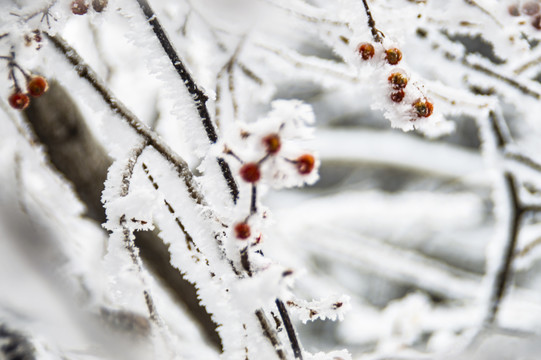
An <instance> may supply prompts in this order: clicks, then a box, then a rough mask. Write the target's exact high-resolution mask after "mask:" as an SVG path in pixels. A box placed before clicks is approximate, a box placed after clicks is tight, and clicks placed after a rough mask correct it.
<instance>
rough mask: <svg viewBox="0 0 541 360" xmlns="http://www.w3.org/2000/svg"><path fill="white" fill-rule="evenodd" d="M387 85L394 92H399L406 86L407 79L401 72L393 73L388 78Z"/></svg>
mask: <svg viewBox="0 0 541 360" xmlns="http://www.w3.org/2000/svg"><path fill="white" fill-rule="evenodd" d="M388 80H389V83H390V84H391V86H392V88H393V89H395V90H400V89H403V88H405V87H406V85H408V78H407V77H406V75H404V74H403V73H401V72H394V73H392V74H391V75H390V76H389V79H388Z"/></svg>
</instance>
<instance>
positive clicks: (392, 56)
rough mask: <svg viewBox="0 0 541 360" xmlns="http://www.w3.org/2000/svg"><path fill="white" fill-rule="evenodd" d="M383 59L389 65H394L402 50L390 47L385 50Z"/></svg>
mask: <svg viewBox="0 0 541 360" xmlns="http://www.w3.org/2000/svg"><path fill="white" fill-rule="evenodd" d="M385 59H386V60H387V62H388V63H389V64H391V65H396V64H398V63H399V62H400V60H402V51H400V50H398V49H397V48H392V49H389V50H387V51H385Z"/></svg>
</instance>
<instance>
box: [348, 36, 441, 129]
mask: <svg viewBox="0 0 541 360" xmlns="http://www.w3.org/2000/svg"><path fill="white" fill-rule="evenodd" d="M357 53H358V54H359V55H360V57H361V59H362V60H363V61H369V60H371V59H372V58H374V55H375V54H376V49H375V47H374V45H372V44H370V43H361V44H359V46H357ZM401 60H402V52H401V51H400V49H397V48H390V49H386V50H385V61H386V62H387V64H389V65H392V66H395V65H397V64H398V63H399V62H400V61H401ZM387 82H388V83H389V86H390V95H389V98H390V99H391V101H392V102H394V103H401V102H402V100H404V98H405V96H406V92H405V91H406V86H407V85H408V76H407V75H406V73H405V72H404V71H403V70H401V69H395V70H393V71H392V72H391V74H390V75H389V76H388V78H387ZM411 106H412V108H413V113H414V114H415V116H414V117H413V118H411V120H412V121H415V120H416V119H417V118H421V117H429V116H430V115H432V112H433V110H434V106H433V105H432V103H431V102H430V101H428V100H427V99H426V98H424V97H423V98H418V99H417V100H415V101H414V102H413V103H412V104H411Z"/></svg>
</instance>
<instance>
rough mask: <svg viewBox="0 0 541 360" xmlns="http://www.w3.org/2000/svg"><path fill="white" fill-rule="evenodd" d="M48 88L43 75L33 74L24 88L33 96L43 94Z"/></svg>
mask: <svg viewBox="0 0 541 360" xmlns="http://www.w3.org/2000/svg"><path fill="white" fill-rule="evenodd" d="M48 89H49V84H48V83H47V80H45V78H44V77H43V76H33V77H32V78H31V79H30V80H29V81H28V83H27V84H26V90H28V93H29V94H30V95H32V96H34V97H38V96H41V95H43V94H44V93H45V92H46V91H47V90H48Z"/></svg>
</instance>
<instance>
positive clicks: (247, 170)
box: [240, 163, 261, 183]
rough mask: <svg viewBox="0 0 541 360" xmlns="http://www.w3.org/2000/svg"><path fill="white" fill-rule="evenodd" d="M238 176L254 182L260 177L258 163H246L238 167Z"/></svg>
mask: <svg viewBox="0 0 541 360" xmlns="http://www.w3.org/2000/svg"><path fill="white" fill-rule="evenodd" d="M240 177H241V178H242V180H244V181H246V182H249V183H255V182H257V181H258V180H259V179H260V178H261V172H260V171H259V165H257V164H256V163H247V164H244V165H242V167H241V168H240Z"/></svg>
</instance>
